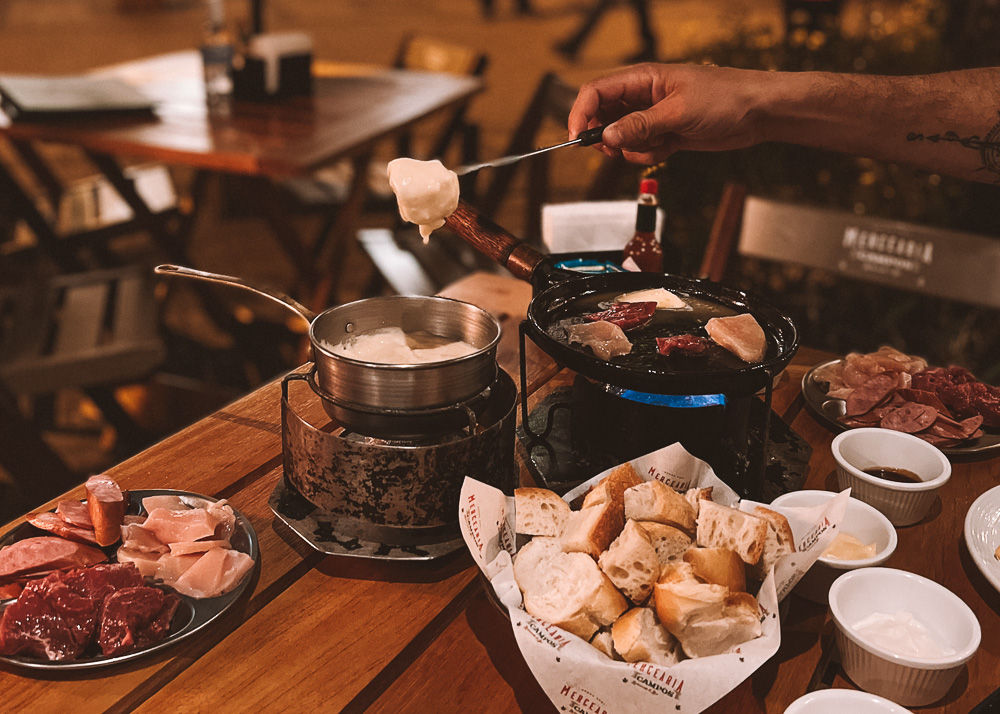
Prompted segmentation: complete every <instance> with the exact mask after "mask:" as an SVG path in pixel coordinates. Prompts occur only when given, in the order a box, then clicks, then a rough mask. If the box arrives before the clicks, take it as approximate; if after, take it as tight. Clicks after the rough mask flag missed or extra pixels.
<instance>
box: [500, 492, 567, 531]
mask: <svg viewBox="0 0 1000 714" xmlns="http://www.w3.org/2000/svg"><path fill="white" fill-rule="evenodd" d="M569 514H570V507H569V504H568V503H566V502H565V501H564V500H562V499H561V498H559V496H558V495H557V494H556V493H555V492H554V491H549V490H548V489H545V488H517V489H514V530H516V531H517V532H518V533H523V534H525V535H532V536H557V535H559V534H560V533H561V532H562V529H563V526H564V525H565V524H566V519H567V518H569Z"/></svg>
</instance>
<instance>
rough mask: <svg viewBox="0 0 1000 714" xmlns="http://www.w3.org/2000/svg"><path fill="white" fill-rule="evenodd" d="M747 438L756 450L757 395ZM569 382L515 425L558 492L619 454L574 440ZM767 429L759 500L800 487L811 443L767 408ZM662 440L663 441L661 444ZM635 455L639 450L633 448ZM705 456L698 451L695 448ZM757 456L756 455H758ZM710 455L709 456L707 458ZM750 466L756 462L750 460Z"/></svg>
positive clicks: (540, 477) (532, 465) (535, 469)
mask: <svg viewBox="0 0 1000 714" xmlns="http://www.w3.org/2000/svg"><path fill="white" fill-rule="evenodd" d="M750 404H751V414H750V419H749V422H750V424H749V434H748V437H749V440H750V442H751V444H750V446H751V448H750V449H749V451H750V452H751V453H752V454H757V453H759V448H760V441H761V438H762V434H761V426H760V425H761V424H762V423H764V418H763V417H764V404H763V402H761V401H760V400H758V399H754V400H752V401H751V402H750ZM574 408H575V399H574V391H573V388H572V387H557V388H556V389H554V390H553V391H552V392H551V393H550V394H549V395H547V396H546V397H545V398H544V399H542V401H541V402H539V403H538V405H536V406H535V408H534V409H532V410H531V411H530V413H529V414H528V428H529V431H530V432H531V433H532V434H534V435H536V436H532V434H529V433H526V432H525V430H524V428H523V427H521V426H519V427H518V429H517V436H518V440H519V441H520V442H521V445H522V446H523V447H524V449H525V451H526V452H527V454H528V467H529V469H530V470H531V472H532V475H533V476H534V477H535V479H536V480H537V481H538V482H539V483H541V484H544V485H545V487H546V488H550V489H552V490H554V491H557V492H559V493H565V492H566V491H568V490H570V489H571V488H572V487H574V486H576V485H578V484H580V483H581V482H583V481H585V480H587V479H589V478H591V477H592V476H594V475H595V474H598V473H600V472H601V471H604V470H605V469H608V468H611V467H612V466H616V465H617V464H618V463H620V462H621V459H620V458H619V457H618V456H616V455H614V454H612V453H610V452H608V451H606V450H602V449H601V448H600V447H599V446H598V445H593V444H591V447H590V448H589V449H580V448H578V447H575V446H574V442H573V409H574ZM770 416H771V418H770V427H769V429H768V434H767V464H766V467H765V469H764V481H763V493H762V496H761V500H762V501H763V502H765V503H770V502H771V501H772V500H773V499H774V498H777V497H778V496H780V495H781V494H783V493H788V492H789V491H796V490H798V489H800V488H802V484H803V483H804V482H805V477H806V472H807V471H808V467H809V458H810V457H811V456H812V447H811V446H810V445H809V443H808V442H806V440H805V439H803V438H802V437H801V436H799V435H798V434H797V433H796V432H795V430H794V429H792V428H791V427H789V426H788V425H787V424H786V423H785V422H784V420H783V419H781V417H780V416H779V415H778V414H776V413H775V412H773V411H772V412H771V415H770ZM664 446H666V444H664ZM637 456H638V454H637ZM695 456H699V458H703V456H700V455H699V454H695ZM758 458H759V457H758ZM706 460H708V459H706ZM750 468H758V465H757V464H755V463H752V464H751V465H750Z"/></svg>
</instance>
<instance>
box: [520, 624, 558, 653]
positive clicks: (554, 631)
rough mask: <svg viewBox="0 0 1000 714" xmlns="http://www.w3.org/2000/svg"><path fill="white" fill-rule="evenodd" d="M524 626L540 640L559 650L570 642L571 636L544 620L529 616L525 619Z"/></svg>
mask: <svg viewBox="0 0 1000 714" xmlns="http://www.w3.org/2000/svg"><path fill="white" fill-rule="evenodd" d="M524 628H525V629H526V630H527V631H528V632H530V633H531V634H532V635H534V636H535V639H536V640H538V641H539V642H541V643H543V644H546V645H548V646H549V647H552V648H554V649H557V650H561V649H562V648H563V647H565V646H566V645H567V644H568V643H569V637H567V636H566V635H565V634H563V633H562V632H561V631H560V630H559V628H558V627H556V626H555V625H550V624H549V623H547V622H545V621H544V620H539V619H537V618H529V619H528V620H526V621H525V624H524Z"/></svg>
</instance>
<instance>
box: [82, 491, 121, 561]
mask: <svg viewBox="0 0 1000 714" xmlns="http://www.w3.org/2000/svg"><path fill="white" fill-rule="evenodd" d="M85 485H86V488H87V511H88V513H89V514H90V520H91V522H92V523H93V524H94V537H95V538H96V539H97V544H98V545H114V544H115V543H117V542H118V541H119V540H121V537H122V523H123V522H124V521H125V501H126V498H125V494H124V493H123V492H122V490H121V487H119V485H118V484H117V483H116V482H115V480H114V479H112V478H111V477H110V476H105V475H103V474H97V475H95V476H91V477H90V478H88V479H87V483H86V484H85Z"/></svg>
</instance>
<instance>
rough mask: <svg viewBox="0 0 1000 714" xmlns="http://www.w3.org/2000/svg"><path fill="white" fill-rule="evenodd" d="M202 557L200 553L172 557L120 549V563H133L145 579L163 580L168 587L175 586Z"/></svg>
mask: <svg viewBox="0 0 1000 714" xmlns="http://www.w3.org/2000/svg"><path fill="white" fill-rule="evenodd" d="M200 557H201V554H200V553H196V554H194V555H170V554H169V553H141V552H139V551H134V550H128V549H127V548H119V549H118V562H120V563H132V564H134V565H135V567H137V568H138V569H139V572H140V573H142V575H143V577H147V578H153V579H155V580H162V581H163V582H164V583H166V584H167V585H173V584H174V582H176V581H177V578H179V577H181V576H182V575H183V574H184V573H185V572H186V571H187V570H188V569H189V568H190V567H191V566H192V565H194V564H195V563H196V562H198V559H199V558H200Z"/></svg>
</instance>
